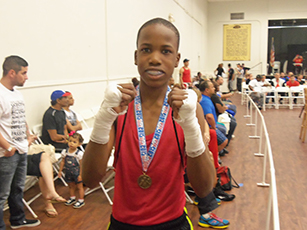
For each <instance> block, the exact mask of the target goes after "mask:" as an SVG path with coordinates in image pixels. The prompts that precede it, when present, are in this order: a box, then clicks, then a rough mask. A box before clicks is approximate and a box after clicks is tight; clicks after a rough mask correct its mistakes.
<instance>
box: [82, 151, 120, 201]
mask: <svg viewBox="0 0 307 230" xmlns="http://www.w3.org/2000/svg"><path fill="white" fill-rule="evenodd" d="M113 162H114V148H113V150H112V152H111V155H110V158H109V161H108V165H107V172H109V171H111V173H110V175H109V176H108V177H107V178H106V179H105V180H104V181H103V182H99V186H98V187H96V188H93V189H87V190H86V191H85V195H88V194H90V193H92V192H95V191H96V190H98V189H100V188H101V190H102V191H103V193H104V195H105V196H106V198H107V199H108V201H109V203H110V205H113V202H112V199H111V198H110V196H109V194H108V192H110V191H111V190H112V189H114V186H111V187H109V188H105V185H106V184H107V183H108V182H109V181H110V180H111V179H113V178H114V176H115V171H114V167H113Z"/></svg>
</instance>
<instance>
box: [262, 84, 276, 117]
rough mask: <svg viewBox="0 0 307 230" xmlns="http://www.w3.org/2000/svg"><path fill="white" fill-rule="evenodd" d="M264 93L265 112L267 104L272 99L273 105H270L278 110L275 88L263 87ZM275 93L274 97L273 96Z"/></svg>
mask: <svg viewBox="0 0 307 230" xmlns="http://www.w3.org/2000/svg"><path fill="white" fill-rule="evenodd" d="M262 92H263V93H264V98H263V106H262V108H263V111H265V107H266V106H267V105H268V104H267V103H266V100H267V99H272V101H273V100H274V102H273V104H270V105H271V106H274V107H275V109H276V105H277V103H278V102H277V100H276V93H275V88H274V87H262ZM271 93H273V95H272V94H271Z"/></svg>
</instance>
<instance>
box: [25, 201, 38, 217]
mask: <svg viewBox="0 0 307 230" xmlns="http://www.w3.org/2000/svg"><path fill="white" fill-rule="evenodd" d="M22 202H23V204H24V205H25V206H26V207H27V209H28V210H29V212H30V213H31V214H32V216H33V217H34V218H37V217H38V216H37V215H36V214H35V212H34V211H33V209H32V208H31V207H30V206H29V205H28V203H27V202H26V201H25V200H24V199H23V198H22Z"/></svg>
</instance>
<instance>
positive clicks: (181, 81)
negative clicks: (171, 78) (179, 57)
mask: <svg viewBox="0 0 307 230" xmlns="http://www.w3.org/2000/svg"><path fill="white" fill-rule="evenodd" d="M183 71H184V69H183V68H181V69H180V70H179V82H180V86H181V87H183V80H182V76H183Z"/></svg>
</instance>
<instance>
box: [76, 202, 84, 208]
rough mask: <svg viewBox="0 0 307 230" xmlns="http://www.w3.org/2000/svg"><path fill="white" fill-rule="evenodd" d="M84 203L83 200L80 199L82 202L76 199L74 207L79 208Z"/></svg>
mask: <svg viewBox="0 0 307 230" xmlns="http://www.w3.org/2000/svg"><path fill="white" fill-rule="evenodd" d="M84 205H85V202H84V201H82V202H80V201H77V203H75V204H74V208H81V207H82V206H84Z"/></svg>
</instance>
